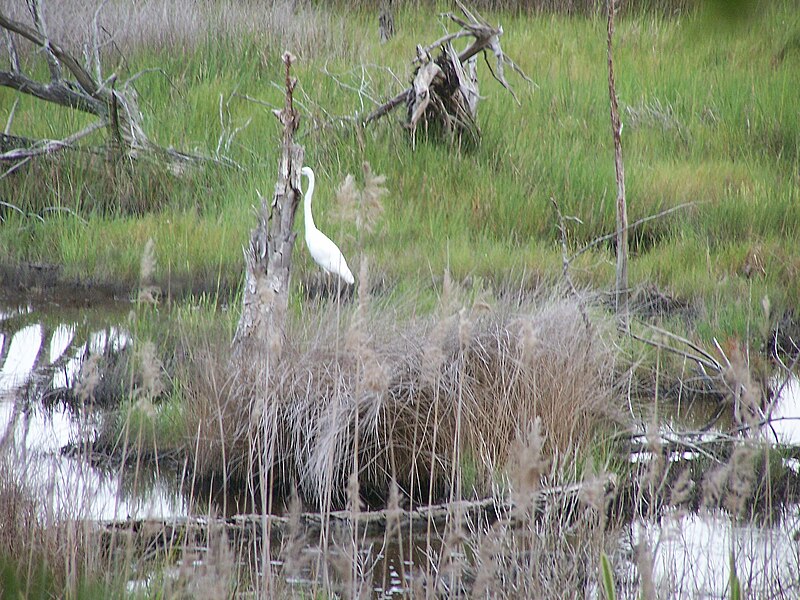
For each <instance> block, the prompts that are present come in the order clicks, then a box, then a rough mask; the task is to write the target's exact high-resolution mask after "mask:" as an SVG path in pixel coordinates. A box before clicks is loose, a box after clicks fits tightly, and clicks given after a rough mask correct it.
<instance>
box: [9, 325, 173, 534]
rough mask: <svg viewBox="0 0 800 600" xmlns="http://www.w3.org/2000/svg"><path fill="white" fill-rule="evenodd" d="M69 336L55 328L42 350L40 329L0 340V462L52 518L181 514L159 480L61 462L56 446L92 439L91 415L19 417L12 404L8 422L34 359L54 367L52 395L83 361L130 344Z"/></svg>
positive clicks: (105, 336)
mask: <svg viewBox="0 0 800 600" xmlns="http://www.w3.org/2000/svg"><path fill="white" fill-rule="evenodd" d="M22 312H30V310H27V311H23V310H22V309H20V310H17V311H13V312H8V311H6V312H5V313H2V314H0V321H2V320H4V319H7V318H9V317H11V316H14V315H16V314H22ZM76 330H77V326H76V325H75V324H73V323H64V324H61V325H59V326H57V327H56V328H55V329H53V331H52V335H51V336H50V339H49V347H46V348H45V347H42V346H43V344H45V343H46V342H45V341H44V339H43V337H44V329H43V327H42V325H40V324H33V325H28V326H26V327H23V328H21V329H19V330H18V331H16V332H15V333H13V334H8V333H4V334H0V348H5V350H6V353H5V357H4V361H3V364H2V365H0V439H3V440H6V439H7V440H8V446H7V447H6V450H5V452H6V454H5V456H4V457H3V458H6V459H9V460H10V463H11V465H12V468H13V470H14V472H15V475H16V477H18V479H19V481H20V482H23V483H24V485H26V486H29V487H30V488H32V489H33V490H35V491H36V492H37V493H38V494H40V495H41V497H42V498H45V499H47V500H48V501H49V506H50V508H51V509H52V511H53V514H54V515H55V516H56V517H68V518H90V519H117V518H127V517H129V516H130V517H135V518H147V517H151V518H163V517H170V516H175V515H183V514H186V513H187V505H186V502H185V500H184V499H183V498H182V496H181V495H180V493H178V492H177V491H176V490H175V489H174V486H172V485H170V484H169V483H168V482H167V481H166V480H164V479H160V478H153V477H152V476H149V475H145V474H140V477H138V478H137V477H135V473H134V470H133V468H132V467H124V468H123V469H124V472H122V473H121V474H120V473H117V472H107V471H102V470H99V469H96V468H93V467H92V466H90V465H89V464H88V463H87V462H86V460H85V459H82V458H80V457H77V458H71V457H68V456H64V455H62V454H61V449H62V448H63V447H64V446H67V445H69V444H77V443H79V442H80V441H81V440H86V439H92V438H93V436H94V435H95V432H96V430H97V427H98V426H99V424H100V422H99V421H100V418H101V414H100V413H99V412H98V413H95V412H93V411H90V410H86V411H82V412H81V414H72V412H71V411H70V410H68V409H67V408H66V407H65V406H63V405H58V406H56V407H54V408H53V409H52V410H45V409H44V408H43V407H42V406H41V405H40V404H38V403H35V402H34V403H31V404H30V405H27V406H26V407H25V408H26V409H25V410H22V405H21V404H20V405H19V406H18V407H17V409H16V414H15V405H17V403H18V402H21V399H20V398H18V397H17V394H15V391H16V390H19V389H20V387H21V386H23V385H24V384H25V383H26V382H27V380H28V379H29V378H30V377H31V375H32V372H31V371H32V369H33V368H34V366H35V365H37V357H39V360H38V365H37V368H38V367H44V366H47V365H53V364H56V363H58V364H59V368H58V369H56V370H55V372H54V373H53V380H52V381H53V384H54V387H56V388H58V387H67V386H70V385H72V383H73V382H74V380H75V377H76V376H77V374H78V372H79V370H80V366H81V363H82V361H83V359H84V358H86V357H87V356H88V354H89V353H102V352H104V351H106V350H107V349H109V350H114V351H119V350H121V349H122V348H124V347H125V346H126V345H127V344H128V342H129V340H130V338H129V336H128V334H127V333H126V332H124V331H122V330H120V329H118V328H116V327H109V328H108V329H102V330H98V331H95V332H92V333H90V334H89V335H88V337H87V338H86V341H85V342H84V343H82V344H80V343H78V342H77V341H76ZM6 345H7V347H5V346H6ZM40 353H41V356H40ZM120 475H122V477H124V481H123V480H122V478H121V477H120Z"/></svg>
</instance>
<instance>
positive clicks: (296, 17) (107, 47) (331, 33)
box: [7, 0, 357, 60]
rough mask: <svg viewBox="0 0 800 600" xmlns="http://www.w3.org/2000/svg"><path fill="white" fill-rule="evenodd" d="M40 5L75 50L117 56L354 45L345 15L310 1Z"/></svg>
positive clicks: (91, 0) (340, 52)
mask: <svg viewBox="0 0 800 600" xmlns="http://www.w3.org/2000/svg"><path fill="white" fill-rule="evenodd" d="M43 5H44V6H43V8H44V11H43V13H44V19H45V22H46V24H47V28H48V34H49V35H50V36H51V38H52V39H53V40H57V41H58V43H59V44H61V45H62V46H64V47H66V48H68V49H70V50H72V51H73V52H76V53H77V55H78V56H81V55H83V52H84V48H83V47H82V46H83V44H89V46H93V45H95V44H97V45H98V46H99V48H98V51H99V52H100V53H102V55H103V56H105V55H108V56H109V57H110V58H111V59H112V60H117V59H118V57H119V52H120V51H121V52H122V53H123V54H126V53H129V52H132V51H136V50H140V49H146V50H151V49H155V50H173V51H174V50H178V51H182V52H185V51H187V50H191V49H194V48H196V47H198V46H201V45H203V44H205V43H208V42H209V41H211V40H219V39H222V40H230V41H231V42H232V43H234V44H236V43H239V44H241V43H242V41H243V38H247V39H252V40H254V41H255V42H256V43H257V44H258V45H259V46H260V47H264V46H266V47H268V48H274V49H275V52H279V51H281V50H282V49H285V48H291V49H292V52H293V53H294V54H299V55H301V56H308V55H314V54H319V55H322V56H347V55H350V54H355V53H357V48H355V47H354V46H353V42H352V40H349V39H347V36H342V35H341V33H340V32H341V31H342V30H343V28H344V25H345V18H344V17H342V16H334V15H333V14H332V13H330V12H329V11H327V10H325V9H323V8H320V7H318V6H312V5H311V4H309V3H306V2H294V1H292V0H277V1H275V2H234V1H232V0H222V1H221V2H196V3H192V5H191V8H190V9H189V8H187V7H186V6H185V5H184V3H181V2H172V1H170V0H146V1H144V2H135V3H132V2H126V1H122V0H111V1H110V2H102V1H101V0H58V1H54V0H50V1H49V2H47V1H45V2H43ZM7 14H8V15H9V16H10V17H11V18H14V19H16V20H20V21H23V22H26V23H29V22H30V16H29V14H28V11H27V9H26V6H25V3H23V2H17V3H11V6H10V7H8V13H7ZM95 18H96V19H97V29H96V31H95V26H94V23H95ZM96 32H97V33H96ZM95 37H97V38H98V39H97V40H96V41H95Z"/></svg>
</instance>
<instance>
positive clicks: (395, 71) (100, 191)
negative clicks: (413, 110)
mask: <svg viewBox="0 0 800 600" xmlns="http://www.w3.org/2000/svg"><path fill="white" fill-rule="evenodd" d="M284 9H285V7H284ZM795 9H796V4H795V3H793V2H783V3H781V2H775V3H770V4H769V5H768V7H767V8H765V10H764V11H762V13H761V14H759V15H758V16H757V18H754V19H753V20H752V21H751V22H747V23H742V24H739V25H737V26H735V27H734V26H725V27H721V28H719V27H711V26H710V25H709V23H710V22H709V21H708V20H704V19H702V18H700V17H697V16H682V17H673V18H666V17H661V16H658V15H653V14H643V15H635V16H629V17H627V18H623V19H622V20H621V22H620V23H619V25H618V31H617V40H616V43H617V53H616V56H617V73H618V86H617V87H618V94H619V97H620V102H621V110H622V120H623V123H624V132H623V145H624V158H625V166H626V175H627V189H628V202H629V215H630V216H629V218H630V221H631V222H634V221H636V220H638V219H641V218H645V217H648V216H652V215H656V214H658V213H660V212H662V211H665V210H667V209H670V208H674V207H678V206H683V208H679V209H678V210H676V211H675V212H671V213H669V214H668V215H667V216H664V217H661V218H657V219H654V220H651V221H648V222H647V223H644V224H642V225H641V226H639V227H636V228H635V229H634V230H633V231H632V232H631V251H632V255H633V258H632V261H631V267H630V269H631V283H632V285H633V286H636V287H637V288H639V287H641V286H646V285H649V284H654V285H655V286H657V287H658V288H659V289H660V290H662V291H663V292H664V293H666V294H668V295H673V296H676V297H678V298H680V299H682V300H683V301H685V302H689V303H692V304H694V305H695V306H696V307H697V309H698V312H699V313H700V315H701V316H700V318H699V320H698V322H697V323H696V327H697V329H698V331H699V332H700V333H701V335H704V336H710V335H716V336H722V337H726V336H734V337H740V338H747V337H748V335H747V326H748V322H749V321H751V320H752V319H753V315H754V314H756V313H759V312H760V310H761V309H760V306H761V301H762V298H763V297H764V296H765V295H767V296H768V297H769V299H770V302H771V306H772V315H773V318H777V317H779V316H780V315H781V314H782V313H783V311H784V310H786V309H792V308H796V302H797V298H798V293H800V288H798V281H800V277H798V271H799V270H800V253H798V252H797V250H796V244H795V243H794V241H795V240H796V239H797V238H798V234H799V233H800V232H799V231H798V228H800V208H799V207H800V202H798V200H800V198H798V188H800V181H798V168H799V167H798V165H800V157H799V155H798V148H799V147H800V122H799V121H798V120H799V119H800V113H799V112H798V110H797V101H796V98H795V94H794V90H796V89H797V88H798V85H799V84H800V75H798V74H799V73H800V70H799V69H798V68H797V66H798V61H799V60H800V48H798V47H797V41H796V36H797V30H798V27H800V23H799V22H798V16H797V12H796V10H795ZM206 10H207V11H208V14H206V15H205V17H204V18H205V19H206V20H207V21H208V22H209V23H216V24H217V29H216V30H215V31H219V34H218V35H214V36H211V35H210V34H208V32H205V31H193V30H192V31H185V30H184V29H185V28H184V29H182V28H180V27H178V26H177V25H174V24H173V26H172V28H171V29H168V30H166V31H161V30H160V29H159V28H158V27H155V28H154V29H155V30H154V31H148V30H147V29H146V28H145V27H144V26H143V25H144V24H152V23H149V22H148V23H137V22H134V23H133V24H132V25H131V26H130V29H131V30H133V31H128V32H127V33H126V35H120V36H119V37H120V39H119V42H118V44H119V46H120V48H121V51H122V52H123V53H124V61H122V59H121V58H120V56H119V54H118V53H110V54H111V55H110V56H109V57H108V58H107V61H106V62H107V63H108V64H109V65H114V66H115V67H116V68H118V69H120V72H121V76H124V75H132V74H134V73H137V72H140V71H143V70H146V71H145V74H143V75H142V76H141V77H140V78H139V79H138V80H137V83H136V85H137V89H138V91H139V97H140V103H141V108H142V111H143V113H144V115H145V125H146V127H147V129H148V133H149V135H150V136H151V137H153V138H154V139H155V140H157V141H158V142H160V143H162V144H164V145H166V146H173V147H175V148H179V149H187V150H197V151H198V152H200V153H202V154H207V155H213V154H214V153H215V152H216V150H217V149H218V143H219V141H220V139H223V141H224V139H225V136H226V135H229V134H230V133H231V132H232V131H234V130H235V129H238V128H241V130H239V131H238V133H237V134H236V135H235V136H234V137H233V138H232V139H231V144H230V146H229V147H228V148H227V150H226V149H225V147H224V146H225V145H224V143H223V147H222V153H224V154H225V155H226V156H227V157H229V158H230V159H232V160H234V161H236V163H237V164H238V165H240V167H241V168H230V167H222V166H214V165H207V166H201V167H197V168H196V169H190V170H189V172H187V173H185V174H184V175H182V176H180V177H176V176H174V175H171V174H170V173H168V172H166V170H165V169H164V168H163V167H160V166H159V165H158V164H151V163H149V162H148V161H146V160H145V161H137V162H135V163H133V164H131V163H128V162H124V161H123V162H121V163H118V164H116V165H115V166H109V164H108V163H106V162H105V161H103V160H102V159H101V157H97V156H92V155H89V154H86V153H83V152H66V153H63V154H62V155H61V156H60V157H58V158H53V159H47V160H39V161H36V162H34V163H32V164H29V165H26V166H25V167H23V169H22V170H21V172H17V173H16V174H13V175H11V176H8V177H5V178H3V179H2V180H0V194H2V197H3V200H4V201H6V202H10V203H12V204H14V205H15V206H17V207H19V208H20V209H22V210H23V211H25V212H26V213H28V216H21V215H20V214H19V213H18V212H17V211H13V210H6V211H5V212H4V217H5V222H4V226H3V228H2V230H0V249H2V250H0V253H1V254H0V255H1V256H3V257H4V258H3V262H5V263H9V264H12V265H13V264H17V263H21V262H26V261H30V262H44V263H53V264H57V265H61V266H62V267H63V271H62V272H63V276H64V278H65V279H67V280H80V281H82V282H114V283H116V284H121V285H122V286H123V287H124V286H129V287H130V288H131V289H132V288H135V287H136V283H137V278H138V273H139V262H140V257H141V253H142V251H143V248H144V245H145V242H146V241H147V239H149V238H150V237H152V238H153V239H154V241H155V244H156V255H157V260H158V265H157V270H156V280H157V281H158V283H159V284H160V285H161V287H162V288H163V289H164V290H165V291H166V290H169V289H175V290H177V291H178V292H180V291H185V290H186V289H194V290H195V291H197V290H206V291H215V290H216V289H218V288H219V287H220V286H222V287H223V288H231V287H233V288H235V287H237V286H238V284H239V281H240V280H241V272H242V266H243V260H242V254H241V248H242V245H243V244H244V243H245V241H246V239H247V235H248V231H249V229H250V228H251V227H252V226H253V223H254V219H253V212H252V207H253V206H254V204H255V203H256V202H257V190H260V191H261V192H262V193H266V194H269V193H271V189H272V185H273V182H274V180H275V177H276V160H277V150H278V143H277V142H278V126H277V121H276V120H275V119H274V117H272V115H271V114H270V111H269V107H268V105H271V106H279V105H280V103H281V94H282V92H281V90H280V89H279V85H278V87H276V86H275V85H274V83H275V82H280V77H281V71H280V66H279V64H280V63H279V59H280V53H281V51H282V50H283V49H286V48H288V49H291V50H292V51H294V52H295V53H296V54H297V55H298V56H299V61H298V64H297V67H296V71H295V74H296V75H297V77H298V79H299V82H300V94H299V95H298V98H299V100H300V101H301V102H302V107H303V114H304V120H303V127H302V130H301V142H302V143H303V144H304V145H305V147H306V162H307V164H309V165H311V166H312V167H313V168H314V169H315V170H316V172H317V174H318V181H319V185H318V192H317V201H316V206H315V209H316V212H317V214H318V217H317V219H318V224H319V225H320V226H321V227H322V228H323V229H324V230H326V231H328V232H329V233H330V234H331V235H332V237H334V238H335V239H337V241H338V242H339V244H340V246H341V247H342V248H343V250H344V252H345V254H346V255H347V256H348V259H349V260H350V262H351V264H356V265H357V264H358V263H359V259H360V257H361V256H368V257H369V258H370V260H371V263H372V265H373V268H374V269H377V270H379V271H380V272H382V273H383V274H385V278H386V279H387V280H388V281H389V282H391V284H390V285H391V286H392V287H395V288H400V289H402V290H408V289H424V288H429V287H430V286H431V282H432V280H435V279H436V278H440V277H441V273H442V272H443V270H444V268H445V266H448V267H449V269H450V271H451V273H452V274H453V277H454V278H455V279H457V280H459V281H461V280H465V279H468V278H471V279H470V280H475V279H478V278H479V279H480V280H482V281H484V282H486V284H487V285H492V284H500V285H502V284H503V282H507V281H508V280H509V279H510V280H512V281H513V280H517V281H518V280H520V279H524V278H531V279H533V280H539V279H554V278H558V276H559V272H560V268H561V253H560V245H559V236H558V228H557V220H556V217H555V214H554V210H553V208H552V204H551V201H550V198H551V197H552V198H555V199H556V200H557V201H558V203H559V205H560V207H561V210H562V211H563V213H564V214H565V215H569V216H573V217H575V218H576V219H580V221H577V220H574V221H568V229H569V231H568V238H569V239H568V242H569V247H570V251H572V252H574V251H576V250H578V249H580V248H581V247H582V246H583V245H585V244H587V243H590V242H591V241H592V240H594V239H595V238H598V237H600V236H602V235H604V234H607V233H610V232H612V231H613V227H614V203H613V200H614V195H615V184H614V173H613V150H612V146H611V136H610V126H609V119H608V95H607V83H606V71H605V45H604V43H605V21H604V20H603V19H602V18H601V17H568V16H560V15H542V16H538V17H530V16H514V15H510V14H502V13H501V14H493V15H490V16H489V20H490V21H500V22H501V23H502V24H503V26H504V29H505V32H506V33H505V34H504V36H503V39H502V42H503V44H504V49H505V50H506V52H507V53H508V54H509V55H510V56H512V57H513V58H514V59H515V60H516V61H517V62H518V63H519V64H520V66H521V67H522V68H523V69H524V70H525V72H526V73H528V74H529V75H530V77H531V78H532V79H533V81H534V82H535V83H534V84H533V85H529V84H527V83H525V82H524V81H522V80H521V79H519V78H517V77H515V76H514V75H513V74H511V75H509V78H510V82H511V83H512V85H513V86H514V88H515V89H516V92H517V94H518V96H519V99H520V104H519V105H517V104H515V103H514V101H513V99H512V97H511V96H510V95H509V94H508V93H506V92H505V91H504V90H503V89H502V88H501V87H500V86H499V85H498V84H497V83H496V82H495V81H493V80H492V79H491V77H490V76H489V73H488V71H487V70H486V68H485V66H484V65H481V67H480V69H481V71H480V77H481V93H482V94H483V96H484V101H483V102H482V103H481V105H480V108H479V125H480V127H481V130H482V134H483V136H482V141H481V144H480V146H478V147H477V148H472V149H459V148H455V147H452V146H450V145H448V144H446V143H441V142H419V141H418V143H417V144H416V148H415V149H412V147H411V144H410V140H409V137H408V135H407V134H406V133H405V132H404V131H403V130H402V128H401V126H400V124H399V123H398V120H399V119H400V114H399V112H398V114H396V115H393V116H391V117H390V118H388V119H385V120H383V121H382V122H378V123H375V124H373V125H371V126H370V127H369V128H368V129H367V130H366V131H365V132H364V134H363V135H362V136H360V137H358V136H356V134H355V133H354V128H353V127H352V126H351V124H350V123H348V122H342V121H340V120H338V119H337V117H339V116H342V117H352V116H355V115H358V114H362V115H363V114H364V112H365V111H368V110H370V109H371V108H372V106H373V103H372V101H373V100H382V99H385V98H387V97H389V96H391V95H393V94H394V93H396V92H397V91H399V90H400V89H401V86H404V85H405V84H406V82H407V81H408V80H409V77H410V74H411V65H410V59H411V57H413V55H414V46H415V44H417V43H420V42H423V41H429V40H432V39H435V38H436V37H437V36H438V34H439V33H440V25H439V24H438V23H437V22H436V21H435V20H433V19H430V18H429V14H428V13H426V12H425V11H415V10H408V11H402V10H401V12H400V13H399V14H398V15H397V30H398V34H397V36H396V37H395V38H394V39H392V40H391V41H390V42H389V43H388V44H385V45H381V44H380V43H379V42H378V39H377V37H378V36H377V32H376V31H375V29H376V28H375V26H374V17H373V15H372V13H368V12H362V11H354V12H352V11H351V12H350V13H348V18H347V19H344V18H343V17H342V16H340V15H338V14H329V13H327V12H325V11H324V10H323V9H321V8H320V9H316V8H309V9H306V10H305V11H304V12H303V13H302V14H300V15H299V16H298V19H297V20H294V21H293V20H288V19H287V18H286V17H280V14H281V13H280V7H279V8H274V9H272V11H271V12H270V9H258V10H257V9H252V10H257V12H256V14H255V15H254V16H253V19H252V21H247V20H246V19H244V18H243V17H242V16H241V15H240V14H239V12H241V9H237V10H236V11H234V10H232V9H230V10H229V11H228V12H225V11H223V10H222V9H220V14H217V13H216V12H214V10H213V9H212V8H208V9H206ZM258 11H262V12H258ZM112 14H113V13H112ZM145 18H146V15H145V16H142V17H141V19H142V20H144V19H145ZM259 19H260V20H263V21H264V22H265V23H266V24H267V26H266V28H265V29H262V28H260V27H253V26H252V25H249V24H248V23H250V22H258V21H259ZM176 20H177V17H176ZM75 21H76V22H77V17H75ZM201 22H202V20H201ZM68 25H69V23H67V24H65V25H64V27H67V26H68ZM270 25H272V27H273V29H269V26H270ZM137 26H139V27H142V29H141V30H137V29H136V28H137ZM159 27H162V28H165V29H166V28H167V27H169V19H167V22H166V23H165V24H159ZM334 31H335V32H336V33H335V34H334ZM340 32H341V33H340ZM79 33H81V31H80V28H78V27H77V25H74V26H73V29H72V30H70V31H67V32H65V33H64V35H73V36H75V35H78V34H79ZM176 48H177V49H179V51H176ZM39 67H40V68H41V65H39ZM109 68H110V67H109ZM354 89H355V90H358V89H361V90H363V93H362V94H359V93H357V92H356V91H354ZM246 96H247V97H250V98H254V99H257V100H259V101H260V102H264V103H266V105H262V104H259V103H256V102H252V101H249V100H248V99H246V98H245V97H246ZM17 97H19V100H20V102H19V106H18V107H17V110H16V114H15V117H14V121H13V126H12V129H11V133H14V134H17V135H26V136H30V137H37V136H43V137H59V136H62V135H65V134H67V133H69V132H71V131H73V130H74V128H76V127H77V126H78V125H79V124H82V123H83V122H84V121H85V117H83V116H82V115H77V114H74V113H70V112H69V111H66V110H63V109H55V108H50V107H46V106H43V105H42V103H40V102H37V101H34V100H32V99H30V98H27V97H24V96H17V95H15V94H14V93H12V92H11V91H9V90H0V98H1V99H2V102H0V107H2V108H0V120H3V121H5V120H7V118H8V114H9V111H10V109H11V107H12V105H13V104H14V101H15V99H16V98H17ZM359 140H360V142H359ZM100 141H102V140H101V139H100V138H99V137H98V138H96V139H94V140H90V142H100ZM363 161H368V162H369V163H370V164H371V165H372V167H373V169H374V170H375V171H376V172H377V173H381V174H384V175H386V177H387V184H386V185H387V188H388V190H389V194H388V195H387V196H386V197H385V198H384V199H383V203H384V206H385V209H386V210H385V213H384V215H383V218H382V219H381V221H380V222H379V223H378V226H377V227H376V229H375V230H374V231H373V232H371V233H364V234H361V233H359V232H357V231H356V230H355V227H354V226H353V224H352V223H348V222H342V221H341V220H340V219H338V218H337V207H336V206H335V204H334V198H335V193H334V192H335V189H336V188H337V187H338V185H340V183H341V182H342V181H343V179H344V177H345V175H346V174H348V173H352V174H354V175H355V176H356V178H357V179H358V178H359V177H360V175H361V164H362V162H363ZM49 207H59V208H61V207H63V208H69V209H70V210H71V211H74V213H73V212H66V211H63V210H59V211H48V210H47V209H48V208H49ZM31 213H33V214H40V215H42V216H43V217H44V222H42V221H41V220H40V219H37V218H35V217H33V216H31ZM76 215H80V217H82V218H77V216H76ZM299 220H300V221H302V219H299ZM297 255H298V260H297V262H296V265H297V270H298V276H297V277H296V278H295V281H302V280H303V279H307V278H309V277H310V276H311V274H312V273H315V272H316V267H315V266H314V265H313V263H312V262H311V261H310V260H309V257H308V255H307V253H306V252H305V251H304V249H303V248H302V247H301V245H300V244H298V247H297ZM613 261H614V258H613V248H612V247H611V246H610V244H608V243H606V244H601V245H598V246H596V247H595V248H593V249H592V250H591V251H589V252H586V253H584V254H583V255H581V257H580V258H579V259H577V260H576V261H575V262H574V263H573V270H572V275H573V277H575V278H576V280H577V281H579V282H580V283H582V284H585V285H588V286H592V287H595V288H597V289H600V290H608V289H609V288H610V286H611V285H612V283H613ZM188 282H191V283H188Z"/></svg>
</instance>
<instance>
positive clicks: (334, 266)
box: [300, 167, 355, 285]
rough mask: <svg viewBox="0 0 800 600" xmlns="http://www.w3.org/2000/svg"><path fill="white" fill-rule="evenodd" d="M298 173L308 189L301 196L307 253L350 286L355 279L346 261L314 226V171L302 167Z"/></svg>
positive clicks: (335, 246)
mask: <svg viewBox="0 0 800 600" xmlns="http://www.w3.org/2000/svg"><path fill="white" fill-rule="evenodd" d="M300 173H301V174H302V175H305V176H306V177H308V189H307V190H306V193H305V194H303V212H304V215H305V226H306V246H308V251H309V252H310V253H311V258H313V259H314V262H315V263H317V264H318V265H319V266H320V267H322V268H323V269H324V270H325V271H326V272H328V273H332V274H333V275H338V276H339V277H341V278H342V279H344V280H345V281H346V282H347V283H349V284H351V285H352V284H353V282H355V279H354V278H353V274H352V273H351V272H350V268H349V267H348V266H347V261H346V260H345V259H344V255H343V254H342V251H341V250H339V247H338V246H337V245H336V244H334V243H333V242H332V241H331V239H330V238H329V237H328V236H327V235H325V234H324V233H322V232H321V231H320V230H319V229H317V227H316V225H314V217H313V216H312V214H311V199H312V196H313V195H314V171H312V170H311V169H310V168H309V167H303V168H302V170H301V171H300Z"/></svg>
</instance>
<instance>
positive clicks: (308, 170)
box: [300, 167, 314, 179]
mask: <svg viewBox="0 0 800 600" xmlns="http://www.w3.org/2000/svg"><path fill="white" fill-rule="evenodd" d="M300 174H301V175H305V176H306V177H308V178H309V179H312V178H313V177H314V171H312V170H311V167H303V168H302V169H300Z"/></svg>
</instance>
